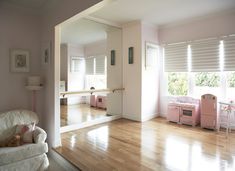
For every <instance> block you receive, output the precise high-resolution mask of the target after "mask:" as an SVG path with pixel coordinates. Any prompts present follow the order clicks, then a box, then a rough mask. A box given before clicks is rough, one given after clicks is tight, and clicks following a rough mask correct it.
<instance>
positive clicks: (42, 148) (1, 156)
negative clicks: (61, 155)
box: [0, 143, 48, 166]
mask: <svg viewBox="0 0 235 171" xmlns="http://www.w3.org/2000/svg"><path fill="white" fill-rule="evenodd" d="M47 152H48V146H47V143H39V144H24V145H22V146H19V147H4V148H0V166H1V165H5V164H10V163H14V162H17V161H20V160H24V159H27V158H31V157H34V156H37V155H41V154H43V153H47Z"/></svg>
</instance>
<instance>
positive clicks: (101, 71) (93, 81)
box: [85, 55, 107, 89]
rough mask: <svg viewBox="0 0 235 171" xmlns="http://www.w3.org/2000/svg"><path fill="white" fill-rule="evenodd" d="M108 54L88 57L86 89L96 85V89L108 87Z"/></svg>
mask: <svg viewBox="0 0 235 171" xmlns="http://www.w3.org/2000/svg"><path fill="white" fill-rule="evenodd" d="M106 67H107V62H106V56H104V55H100V56H94V57H89V58H87V59H86V77H85V79H86V80H85V89H90V88H91V87H95V89H105V88H107V74H106Z"/></svg>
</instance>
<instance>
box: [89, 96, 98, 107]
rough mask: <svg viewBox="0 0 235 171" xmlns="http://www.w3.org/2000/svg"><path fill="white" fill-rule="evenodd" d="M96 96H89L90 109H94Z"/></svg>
mask: <svg viewBox="0 0 235 171" xmlns="http://www.w3.org/2000/svg"><path fill="white" fill-rule="evenodd" d="M96 105H97V104H96V95H91V96H90V106H91V107H96Z"/></svg>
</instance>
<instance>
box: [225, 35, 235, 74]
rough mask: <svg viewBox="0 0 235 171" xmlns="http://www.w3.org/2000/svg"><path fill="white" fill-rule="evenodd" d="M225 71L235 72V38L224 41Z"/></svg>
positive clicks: (231, 37)
mask: <svg viewBox="0 0 235 171" xmlns="http://www.w3.org/2000/svg"><path fill="white" fill-rule="evenodd" d="M224 71H235V36H230V37H227V38H225V39H224Z"/></svg>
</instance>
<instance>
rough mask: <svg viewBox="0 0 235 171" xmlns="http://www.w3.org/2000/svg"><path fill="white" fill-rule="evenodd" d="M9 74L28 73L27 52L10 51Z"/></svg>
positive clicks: (20, 50)
mask: <svg viewBox="0 0 235 171" xmlns="http://www.w3.org/2000/svg"><path fill="white" fill-rule="evenodd" d="M10 58H11V59H10V66H11V72H29V51H28V50H22V49H12V50H11V51H10Z"/></svg>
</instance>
